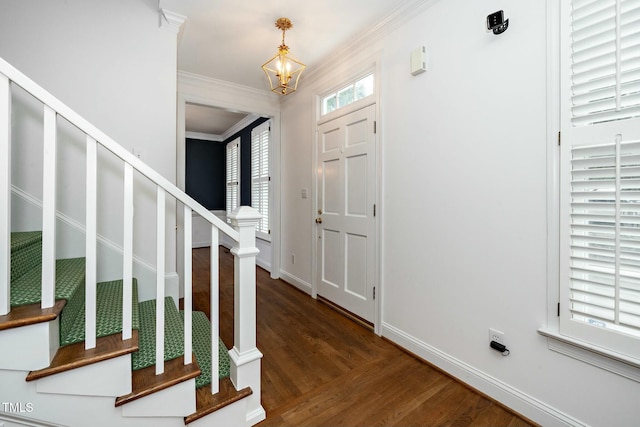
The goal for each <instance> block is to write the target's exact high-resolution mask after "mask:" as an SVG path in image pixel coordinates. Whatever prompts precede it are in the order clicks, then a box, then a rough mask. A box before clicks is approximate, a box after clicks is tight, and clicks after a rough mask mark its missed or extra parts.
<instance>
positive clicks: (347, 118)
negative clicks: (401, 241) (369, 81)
mask: <svg viewBox="0 0 640 427" xmlns="http://www.w3.org/2000/svg"><path fill="white" fill-rule="evenodd" d="M374 126H375V105H370V106H368V107H365V108H362V109H360V110H356V111H354V112H351V113H349V114H346V115H344V116H341V117H338V118H336V119H333V120H331V121H328V122H326V123H323V124H320V125H319V126H318V141H317V142H318V143H317V150H318V156H317V159H318V168H317V175H316V179H317V187H316V188H317V189H318V191H317V207H318V212H317V213H318V215H317V219H316V224H317V225H316V227H317V233H316V238H317V252H316V253H317V260H316V262H317V268H316V272H317V281H316V283H317V293H318V295H320V296H321V297H324V298H326V299H327V300H329V301H331V302H333V303H335V304H337V305H338V306H340V307H342V308H344V309H346V310H348V311H350V312H351V313H353V314H355V315H357V316H359V317H361V318H362V319H364V320H366V321H369V322H373V321H374V317H375V301H374V286H375V277H376V275H375V259H376V256H375V248H376V244H375V243H376V225H375V217H374V215H375V209H376V208H375V203H376V158H375V157H376V141H375V133H374Z"/></svg>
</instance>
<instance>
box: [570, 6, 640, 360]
mask: <svg viewBox="0 0 640 427" xmlns="http://www.w3.org/2000/svg"><path fill="white" fill-rule="evenodd" d="M568 3H569V2H567V5H566V6H565V8H564V9H562V17H561V19H563V22H562V28H563V29H564V30H565V32H564V33H563V35H562V47H561V62H563V67H562V70H563V71H562V76H561V91H562V103H561V127H562V144H561V154H560V170H561V178H560V185H561V189H560V310H559V314H560V334H561V335H565V336H567V337H570V338H572V339H576V340H579V341H581V342H585V343H587V344H589V345H592V346H596V347H598V348H603V349H606V350H608V351H612V352H614V353H617V354H621V355H623V356H627V357H630V358H632V359H635V360H638V361H640V0H573V1H572V2H571V5H570V7H569V6H568Z"/></svg>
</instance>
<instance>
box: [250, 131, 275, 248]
mask: <svg viewBox="0 0 640 427" xmlns="http://www.w3.org/2000/svg"><path fill="white" fill-rule="evenodd" d="M270 134H271V121H266V122H264V123H263V124H261V125H259V126H256V127H255V128H253V130H252V131H251V207H253V208H254V209H256V210H257V211H258V212H260V214H261V215H262V218H261V219H260V222H259V223H258V225H257V226H256V233H257V235H258V236H259V237H261V238H262V239H266V240H270V237H269V186H270V178H269V136H270Z"/></svg>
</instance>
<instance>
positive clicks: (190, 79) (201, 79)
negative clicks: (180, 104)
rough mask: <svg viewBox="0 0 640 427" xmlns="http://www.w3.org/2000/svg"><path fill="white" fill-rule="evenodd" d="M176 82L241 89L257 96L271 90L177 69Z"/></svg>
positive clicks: (234, 89) (204, 86) (232, 89)
mask: <svg viewBox="0 0 640 427" xmlns="http://www.w3.org/2000/svg"><path fill="white" fill-rule="evenodd" d="M178 84H179V85H180V84H186V85H190V86H196V87H202V88H211V87H215V88H217V89H227V90H229V91H233V92H237V91H242V92H245V93H252V94H254V95H257V96H265V95H270V94H271V91H266V90H262V89H257V88H254V87H250V86H243V85H240V84H237V83H233V82H230V81H227V80H220V79H215V78H213V77H208V76H203V75H202V74H195V73H190V72H189V71H183V70H178Z"/></svg>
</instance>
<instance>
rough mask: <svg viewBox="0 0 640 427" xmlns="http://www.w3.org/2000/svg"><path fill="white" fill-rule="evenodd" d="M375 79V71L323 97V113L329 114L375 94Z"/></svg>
mask: <svg viewBox="0 0 640 427" xmlns="http://www.w3.org/2000/svg"><path fill="white" fill-rule="evenodd" d="M373 91H374V79H373V73H370V74H367V75H366V76H364V77H359V78H358V79H356V80H354V81H352V82H350V83H349V84H347V85H346V86H343V87H342V88H340V89H338V90H337V91H335V92H332V93H330V94H328V95H325V96H323V97H322V101H321V103H322V107H321V115H323V116H324V115H325V114H329V113H331V112H333V111H336V110H339V109H340V108H343V107H346V106H347V105H349V104H352V103H354V102H356V101H360V100H361V99H364V98H366V97H368V96H370V95H373Z"/></svg>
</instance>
